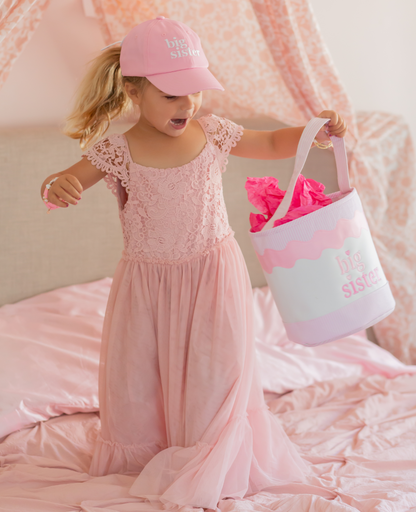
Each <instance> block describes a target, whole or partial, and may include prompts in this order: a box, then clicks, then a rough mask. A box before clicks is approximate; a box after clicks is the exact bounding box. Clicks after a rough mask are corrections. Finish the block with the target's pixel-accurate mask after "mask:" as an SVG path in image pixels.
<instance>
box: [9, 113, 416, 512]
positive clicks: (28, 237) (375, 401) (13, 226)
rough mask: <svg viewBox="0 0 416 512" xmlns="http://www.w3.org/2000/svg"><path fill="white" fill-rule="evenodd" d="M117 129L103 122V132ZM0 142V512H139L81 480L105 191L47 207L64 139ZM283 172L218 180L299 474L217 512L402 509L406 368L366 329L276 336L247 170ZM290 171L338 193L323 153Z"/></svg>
mask: <svg viewBox="0 0 416 512" xmlns="http://www.w3.org/2000/svg"><path fill="white" fill-rule="evenodd" d="M235 121H236V122H238V123H239V124H242V125H243V126H245V127H247V128H252V129H266V130H267V129H276V128H279V127H282V125H281V124H280V123H278V122H277V121H274V120H272V119H267V118H262V119H239V120H235ZM128 128H129V125H125V124H123V123H115V124H114V125H113V126H112V127H111V129H110V133H113V132H118V131H123V132H124V131H126V130H127V129H128ZM0 135H1V136H0V166H1V170H2V177H3V184H4V186H3V188H2V189H1V192H0V193H1V194H2V201H1V203H0V212H1V219H2V222H1V247H2V250H1V252H0V258H1V260H0V263H1V264H0V274H1V284H2V286H1V289H0V301H1V302H0V305H1V307H0V510H1V511H19V512H20V511H25V512H26V511H27V512H32V511H39V512H52V511H54V512H55V511H56V512H60V511H85V512H98V511H120V512H124V511H125V512H130V511H146V512H151V510H153V509H151V508H149V505H148V504H146V503H144V502H141V501H140V500H139V499H137V498H135V497H133V496H131V495H129V493H128V490H129V488H130V487H131V485H132V483H133V481H134V476H131V475H107V476H104V477H93V476H90V475H89V474H88V468H89V462H90V460H91V456H92V450H93V445H94V440H95V437H96V435H97V432H98V429H99V424H100V423H99V422H100V418H99V404H98V362H99V352H100V336H101V330H102V324H103V319H104V313H105V307H106V303H107V299H108V294H109V291H110V287H111V283H112V277H111V276H112V275H113V272H114V270H115V267H116V265H117V262H118V259H119V257H120V254H121V250H122V237H121V230H120V225H119V220H118V215H117V204H116V201H115V198H114V196H112V194H110V193H109V191H108V189H107V188H106V186H105V184H104V183H103V182H102V181H101V182H100V183H98V184H97V185H96V186H95V187H92V188H91V189H89V190H87V191H86V192H85V193H84V194H83V200H82V201H81V203H80V204H79V205H78V206H77V207H76V208H69V209H68V211H63V210H56V211H52V212H51V213H50V214H49V215H48V214H46V208H45V206H44V205H43V204H42V202H41V200H40V194H39V189H40V185H41V183H42V181H43V180H44V178H45V177H46V176H47V175H49V174H52V173H53V172H56V171H58V170H62V169H65V168H67V167H69V166H70V165H72V164H73V163H74V162H75V161H77V160H78V159H79V158H80V154H81V150H80V149H79V147H78V145H77V142H76V141H73V140H70V139H68V138H67V137H65V136H63V135H62V134H61V133H60V132H59V130H58V129H57V128H54V127H26V128H13V129H8V130H3V131H2V132H1V133H0ZM292 167H293V160H292V159H289V160H285V161H280V162H277V161H266V160H265V161H259V160H256V161H254V160H247V159H240V158H236V157H232V156H231V157H230V158H229V164H228V167H227V171H226V172H225V173H224V175H223V185H224V198H225V202H226V205H227V210H228V215H229V221H230V224H231V226H232V228H233V230H234V231H235V237H236V239H237V241H238V243H239V244H240V247H241V249H242V251H243V254H244V257H245V260H246V263H247V267H248V270H249V273H250V278H251V282H252V285H253V295H254V308H255V318H256V323H255V326H256V327H255V329H256V331H255V336H256V349H257V357H258V364H259V366H260V369H261V375H262V383H263V388H264V393H265V398H266V401H267V404H268V406H269V408H270V409H271V411H272V412H273V413H274V414H275V415H276V416H277V417H278V419H279V421H280V422H281V424H282V426H283V427H284V429H285V431H286V433H287V434H288V436H289V437H290V439H291V440H292V442H293V443H294V444H295V446H296V448H297V449H298V451H299V452H300V453H301V455H302V457H304V458H305V459H306V460H308V461H309V462H310V463H312V465H313V466H312V467H313V475H314V476H313V479H312V481H311V482H310V484H308V485H306V484H292V485H290V486H285V487H284V488H279V487H273V488H268V489H265V490H263V491H262V492H261V493H258V494H256V495H251V496H246V497H245V498H244V499H243V500H223V501H221V502H220V503H219V509H220V510H221V511H223V512H229V511H230V512H231V511H242V510H256V511H262V512H263V511H266V510H274V511H278V512H283V511H284V512H286V511H289V510H291V511H296V512H302V511H325V512H327V511H328V512H332V511H334V512H337V511H357V510H358V511H380V512H387V511H394V512H396V511H397V512H401V511H403V512H405V511H406V512H407V511H412V510H413V511H416V366H406V365H404V364H403V363H401V362H400V361H399V360H397V359H396V358H395V357H394V356H393V355H391V354H390V353H389V352H387V351H385V350H383V349H382V348H380V347H379V346H378V345H377V344H376V342H375V341H376V340H375V339H374V337H373V334H372V332H371V331H369V332H365V331H363V332H360V333H357V334H355V335H353V336H349V337H347V338H344V339H341V340H337V341H335V342H332V343H330V344H327V345H323V346H321V347H315V348H306V347H303V346H301V345H296V344H294V343H292V342H290V341H289V340H288V339H287V337H286V335H285V331H284V328H283V324H282V321H281V318H280V316H279V313H278V310H277V308H276V306H275V304H274V302H273V299H272V296H271V293H270V290H269V289H268V287H267V286H266V282H265V278H264V275H263V273H262V270H261V268H260V266H259V264H258V261H257V259H256V255H255V253H254V251H253V249H252V247H251V242H250V239H249V236H248V229H249V223H248V217H249V212H250V211H255V210H254V208H252V207H251V205H250V203H249V202H248V201H247V196H246V193H245V189H244V183H245V179H246V177H247V176H265V175H274V176H276V177H279V183H280V186H281V188H283V189H284V188H286V185H287V183H288V180H289V173H290V172H291V170H292ZM304 174H305V175H306V177H313V178H314V179H317V180H318V181H321V182H323V183H324V184H325V185H326V191H327V192H333V191H335V190H337V185H336V174H335V166H334V159H333V154H332V153H331V151H320V150H318V149H313V150H312V151H311V155H310V158H309V160H308V163H307V168H306V170H305V172H304ZM369 337H370V338H371V340H372V341H371V340H370V339H368V338H369Z"/></svg>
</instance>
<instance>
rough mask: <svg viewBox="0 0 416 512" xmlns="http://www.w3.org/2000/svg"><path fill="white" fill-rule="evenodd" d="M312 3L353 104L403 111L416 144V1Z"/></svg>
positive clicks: (323, 0) (360, 107)
mask: <svg viewBox="0 0 416 512" xmlns="http://www.w3.org/2000/svg"><path fill="white" fill-rule="evenodd" d="M311 3H312V7H313V9H314V12H315V15H316V18H317V21H318V24H319V26H320V29H321V32H322V34H323V37H324V40H325V42H326V44H327V46H328V48H329V51H330V53H331V55H332V58H333V61H334V64H335V67H336V68H337V70H338V72H339V74H340V76H341V79H342V81H343V83H344V86H345V88H346V90H347V92H348V94H349V96H350V98H351V99H352V102H353V105H354V106H355V108H356V109H357V110H382V111H385V112H392V113H395V114H401V115H403V116H404V118H405V120H406V121H407V123H408V124H409V125H410V127H411V129H412V134H413V141H414V143H415V146H416V97H415V94H416V1H415V0H344V1H340V0H335V1H334V0H333V1H332V2H329V1H328V0H311Z"/></svg>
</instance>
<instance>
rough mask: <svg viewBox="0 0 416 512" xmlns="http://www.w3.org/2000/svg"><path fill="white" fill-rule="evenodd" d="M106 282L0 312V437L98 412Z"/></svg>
mask: <svg viewBox="0 0 416 512" xmlns="http://www.w3.org/2000/svg"><path fill="white" fill-rule="evenodd" d="M111 283H112V278H109V277H106V278H104V279H101V280H99V281H94V282H91V283H85V284H77V285H73V286H67V287H64V288H58V289H56V290H53V291H50V292H46V293H42V294H40V295H36V296H34V297H31V298H29V299H25V300H22V301H20V302H17V303H15V304H6V305H5V306H3V307H1V308H0V438H1V437H4V436H6V435H8V434H10V433H11V432H14V431H16V430H20V429H22V428H24V427H27V426H29V425H31V424H33V423H36V422H38V421H43V420H47V419H48V418H50V417H52V416H59V415H60V414H62V413H65V414H72V413H75V412H91V411H97V410H98V363H99V358H100V346H101V332H102V326H103V320H104V314H105V308H106V305H107V300H108V295H109V292H110V287H111Z"/></svg>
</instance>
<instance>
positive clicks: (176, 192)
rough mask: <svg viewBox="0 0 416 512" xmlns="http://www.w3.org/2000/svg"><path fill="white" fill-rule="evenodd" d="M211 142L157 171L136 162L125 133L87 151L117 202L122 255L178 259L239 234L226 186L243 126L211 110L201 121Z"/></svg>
mask: <svg viewBox="0 0 416 512" xmlns="http://www.w3.org/2000/svg"><path fill="white" fill-rule="evenodd" d="M198 122H199V123H200V124H201V126H202V128H203V130H204V132H205V136H206V139H207V142H206V144H205V146H204V148H203V150H202V151H201V153H200V154H199V155H198V156H197V157H196V158H194V159H193V160H192V161H191V162H188V163H187V164H185V165H182V166H180V167H171V168H168V169H157V168H154V167H145V166H143V165H140V164H137V163H135V162H133V161H132V160H131V156H130V152H129V148H128V144H127V139H126V137H125V135H124V134H112V135H109V136H108V137H106V138H104V139H102V140H101V141H99V142H97V143H96V144H94V146H92V147H91V149H89V150H88V151H86V152H85V153H83V156H86V157H87V158H88V160H90V161H91V162H92V164H93V165H95V166H96V167H97V168H98V169H101V170H102V171H103V172H105V173H106V176H105V177H104V180H105V182H106V184H107V186H108V188H109V189H110V190H111V191H112V193H113V194H114V195H115V196H116V198H117V201H118V208H119V216H120V221H121V226H122V230H123V238H124V250H123V255H122V256H123V258H125V259H131V260H140V261H146V262H151V263H179V262H183V261H187V260H190V259H192V258H194V257H195V256H198V255H201V254H205V253H207V252H208V251H209V250H210V249H211V248H212V247H213V246H215V245H216V244H218V243H220V242H221V241H222V240H223V239H224V238H226V237H228V236H231V235H233V234H234V232H233V231H232V229H231V227H230V225H229V224H228V216H227V210H226V208H225V203H224V196H223V190H222V175H221V173H222V172H224V171H225V169H226V166H227V162H228V158H227V157H228V155H229V153H230V151H231V148H232V147H233V146H235V145H236V144H237V142H238V141H239V140H240V138H241V136H242V134H243V129H244V128H243V127H242V126H240V125H237V124H235V123H233V122H232V121H230V120H228V119H225V118H222V117H218V116H216V115H214V114H208V115H206V116H203V117H201V118H199V119H198Z"/></svg>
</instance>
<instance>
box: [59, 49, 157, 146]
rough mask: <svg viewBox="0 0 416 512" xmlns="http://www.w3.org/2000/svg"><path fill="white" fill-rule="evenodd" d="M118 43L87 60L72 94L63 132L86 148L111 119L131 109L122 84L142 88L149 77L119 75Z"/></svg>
mask: <svg viewBox="0 0 416 512" xmlns="http://www.w3.org/2000/svg"><path fill="white" fill-rule="evenodd" d="M120 52H121V47H120V46H113V47H110V48H108V49H107V50H105V51H104V52H102V53H101V54H100V55H99V56H98V57H96V58H95V59H93V60H92V61H90V67H89V69H88V71H87V73H86V75H85V76H84V78H83V80H82V82H81V84H80V85H79V87H78V90H77V92H76V95H75V106H74V108H73V110H72V112H71V114H70V115H69V116H68V117H67V118H66V125H65V127H64V128H63V130H62V131H63V133H64V134H65V135H67V136H68V137H71V138H72V139H79V145H80V146H81V149H83V150H84V149H86V148H88V147H89V146H90V145H92V144H93V143H94V142H95V141H96V140H98V139H100V138H101V137H102V136H103V135H104V133H105V132H106V131H107V130H108V128H109V126H110V123H111V121H112V119H116V118H117V117H121V116H124V115H125V114H127V113H130V112H132V111H133V106H134V105H133V102H132V100H131V99H130V97H129V96H128V95H127V93H126V91H125V88H124V84H125V82H130V83H131V84H133V85H135V86H137V88H138V89H139V92H143V91H144V89H145V87H146V86H147V84H148V83H149V81H148V80H147V78H145V77H142V76H128V77H127V76H123V75H122V74H121V69H120Z"/></svg>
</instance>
